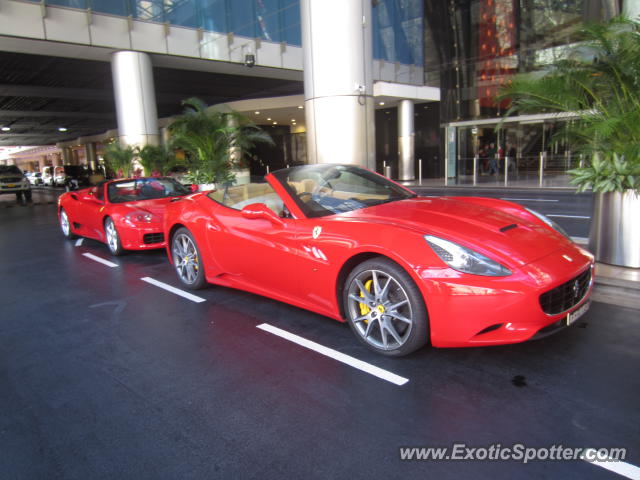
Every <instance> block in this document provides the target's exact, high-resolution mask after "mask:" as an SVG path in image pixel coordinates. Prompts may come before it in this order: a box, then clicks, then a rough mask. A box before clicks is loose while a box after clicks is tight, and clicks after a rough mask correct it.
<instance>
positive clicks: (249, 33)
mask: <svg viewBox="0 0 640 480" xmlns="http://www.w3.org/2000/svg"><path fill="white" fill-rule="evenodd" d="M228 9H229V10H228V11H229V13H230V17H229V19H230V23H229V24H228V25H227V27H228V28H229V31H231V32H233V33H235V34H236V35H242V36H244V37H249V38H256V37H257V34H256V21H255V18H256V14H255V4H254V0H234V1H233V2H230V3H229V4H228Z"/></svg>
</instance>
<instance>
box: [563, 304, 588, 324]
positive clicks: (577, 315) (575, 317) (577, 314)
mask: <svg viewBox="0 0 640 480" xmlns="http://www.w3.org/2000/svg"><path fill="white" fill-rule="evenodd" d="M590 306H591V302H587V303H585V304H584V305H582V306H581V307H580V308H579V309H577V310H576V311H575V312H571V313H570V314H568V315H567V325H571V324H572V323H574V322H575V321H576V320H578V319H579V318H580V317H581V316H583V315H584V314H585V313H587V311H588V310H589V307H590Z"/></svg>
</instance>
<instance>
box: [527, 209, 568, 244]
mask: <svg viewBox="0 0 640 480" xmlns="http://www.w3.org/2000/svg"><path fill="white" fill-rule="evenodd" d="M524 208H525V210H526V211H527V212H529V213H530V214H531V215H535V216H536V217H538V218H539V219H540V220H542V221H543V222H544V223H546V224H547V225H549V226H550V227H551V228H553V229H554V230H555V231H556V232H558V233H560V234H562V235H564V236H565V237H567V238H568V239H569V240H571V237H570V236H569V234H568V233H567V232H565V230H564V228H562V227H561V226H560V225H558V224H557V223H556V222H554V221H553V220H551V219H550V218H547V217H545V216H544V215H543V214H541V213H540V212H536V211H535V210H531V209H530V208H527V207H524ZM571 241H572V242H573V240H571Z"/></svg>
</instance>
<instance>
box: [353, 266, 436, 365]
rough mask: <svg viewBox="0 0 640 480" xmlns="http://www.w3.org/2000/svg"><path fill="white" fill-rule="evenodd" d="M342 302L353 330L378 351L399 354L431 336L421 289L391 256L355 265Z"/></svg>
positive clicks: (362, 340)
mask: <svg viewBox="0 0 640 480" xmlns="http://www.w3.org/2000/svg"><path fill="white" fill-rule="evenodd" d="M343 305H344V311H345V314H346V316H347V321H348V323H349V326H350V327H351V330H352V331H353V332H354V333H355V335H356V337H357V338H358V339H359V340H360V341H361V342H362V343H364V344H365V345H366V346H367V347H369V348H370V349H371V350H374V351H375V352H378V353H381V354H383V355H388V356H393V357H399V356H402V355H407V354H409V353H411V352H413V351H415V350H417V349H418V348H420V347H422V346H424V345H425V344H426V343H427V341H428V339H429V332H428V330H429V326H428V318H427V308H426V306H425V303H424V300H423V298H422V294H421V293H420V289H419V288H418V287H417V285H416V284H415V282H414V281H413V280H412V279H411V277H410V276H409V274H408V273H407V272H406V271H405V270H404V269H403V268H402V267H400V266H399V265H398V264H396V263H395V262H393V261H391V260H389V259H386V258H374V259H371V260H367V261H365V262H363V263H361V264H360V265H358V266H357V267H355V268H354V269H353V270H352V271H351V273H350V274H349V276H348V277H347V280H346V282H345V288H344V291H343Z"/></svg>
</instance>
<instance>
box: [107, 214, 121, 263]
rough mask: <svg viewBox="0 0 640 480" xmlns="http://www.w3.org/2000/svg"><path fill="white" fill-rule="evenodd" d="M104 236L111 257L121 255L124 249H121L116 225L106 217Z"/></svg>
mask: <svg viewBox="0 0 640 480" xmlns="http://www.w3.org/2000/svg"><path fill="white" fill-rule="evenodd" d="M104 234H105V238H106V240H107V246H108V247H109V251H110V252H111V254H112V255H116V256H117V255H122V254H123V253H124V248H122V241H121V240H120V235H119V234H118V230H117V229H116V224H115V223H113V220H112V219H111V218H110V217H107V218H106V219H105V221H104Z"/></svg>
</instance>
